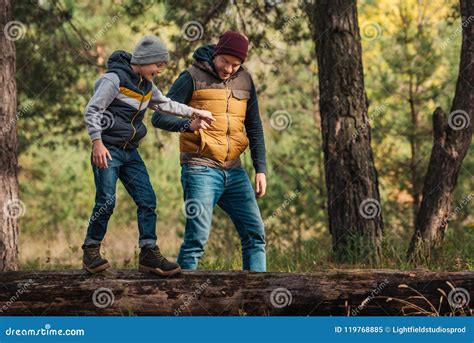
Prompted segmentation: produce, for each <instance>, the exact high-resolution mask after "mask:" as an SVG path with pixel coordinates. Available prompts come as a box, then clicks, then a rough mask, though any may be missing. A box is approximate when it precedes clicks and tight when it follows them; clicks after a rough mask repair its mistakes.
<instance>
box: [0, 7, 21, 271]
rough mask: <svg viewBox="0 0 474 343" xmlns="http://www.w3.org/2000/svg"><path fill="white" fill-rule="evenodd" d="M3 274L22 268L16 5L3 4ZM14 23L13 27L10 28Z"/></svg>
mask: <svg viewBox="0 0 474 343" xmlns="http://www.w3.org/2000/svg"><path fill="white" fill-rule="evenodd" d="M0 8H1V9H0V28H1V30H2V31H1V32H0V84H1V85H2V86H1V90H0V270H16V269H17V268H18V216H19V215H20V214H21V213H22V211H23V210H24V208H23V205H22V203H21V202H20V201H19V199H18V179H17V169H18V162H17V136H16V119H17V117H16V81H15V70H16V69H15V45H14V43H13V38H12V36H10V34H12V35H14V34H16V33H15V29H14V28H12V26H11V22H12V4H11V3H10V0H0ZM9 23H10V24H9Z"/></svg>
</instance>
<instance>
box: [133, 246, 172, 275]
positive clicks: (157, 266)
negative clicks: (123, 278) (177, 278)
mask: <svg viewBox="0 0 474 343" xmlns="http://www.w3.org/2000/svg"><path fill="white" fill-rule="evenodd" d="M138 270H139V271H141V272H146V273H154V274H158V275H163V276H170V275H174V274H177V273H179V272H180V271H181V267H180V266H179V264H177V263H174V262H170V261H168V260H167V259H166V258H165V257H164V256H163V255H161V252H160V249H159V248H158V246H154V247H152V248H151V247H143V248H142V249H141V250H140V256H139V263H138Z"/></svg>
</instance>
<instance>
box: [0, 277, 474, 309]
mask: <svg viewBox="0 0 474 343" xmlns="http://www.w3.org/2000/svg"><path fill="white" fill-rule="evenodd" d="M0 278H1V280H2V285H1V286H0V315H36V316H37V315H74V316H76V315H171V316H172V315H183V316H189V315H193V316H197V315H203V316H208V315H225V316H227V315H237V316H242V315H265V316H268V315H298V316H308V315H311V316H322V315H324V316H327V315H338V316H346V315H349V316H356V315H384V316H385V315H404V314H405V315H406V314H423V315H430V314H431V315H436V314H438V315H448V314H452V315H460V314H464V315H466V314H471V315H472V312H471V311H472V310H470V309H469V305H470V303H469V297H471V298H474V297H473V296H472V294H469V292H468V291H467V290H469V289H470V290H472V289H474V273H473V272H455V273H447V272H442V273H434V272H429V271H426V270H414V271H404V272H402V271H397V270H352V271H348V270H346V271H342V270H339V271H335V270H331V271H320V272H316V273H311V274H294V273H249V272H229V271H197V272H196V271H193V272H191V271H186V272H183V273H182V274H181V275H178V276H175V277H169V278H162V277H157V276H153V275H151V274H142V273H139V272H137V271H135V270H112V271H110V272H107V273H104V274H101V275H91V274H88V273H86V272H83V271H79V270H74V271H73V270H70V271H40V272H36V271H25V272H4V273H0ZM448 281H449V283H448ZM417 291H418V292H420V294H417V293H416V292H417ZM443 293H444V294H443ZM420 295H421V296H420ZM423 297H424V298H423ZM441 298H443V299H441ZM390 299H391V300H390ZM404 301H405V302H408V303H405V302H404ZM438 309H439V310H438Z"/></svg>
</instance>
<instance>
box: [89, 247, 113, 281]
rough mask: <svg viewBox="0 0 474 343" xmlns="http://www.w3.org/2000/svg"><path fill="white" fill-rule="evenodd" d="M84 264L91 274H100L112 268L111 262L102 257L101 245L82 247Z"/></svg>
mask: <svg viewBox="0 0 474 343" xmlns="http://www.w3.org/2000/svg"><path fill="white" fill-rule="evenodd" d="M82 250H84V255H83V257H82V264H83V267H84V269H85V270H87V271H88V272H89V273H93V274H94V273H100V272H102V271H104V270H106V269H107V268H110V264H109V262H108V261H107V260H106V259H105V258H102V256H101V255H100V244H91V245H82Z"/></svg>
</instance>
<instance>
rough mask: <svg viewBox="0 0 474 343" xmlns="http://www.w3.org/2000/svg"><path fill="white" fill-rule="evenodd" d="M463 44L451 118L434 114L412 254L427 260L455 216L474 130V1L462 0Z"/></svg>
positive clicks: (414, 256) (437, 113)
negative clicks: (455, 202)
mask: <svg viewBox="0 0 474 343" xmlns="http://www.w3.org/2000/svg"><path fill="white" fill-rule="evenodd" d="M460 7H461V21H462V23H461V24H462V25H461V26H462V47H461V61H460V66H459V76H458V81H457V85H456V92H455V96H454V100H453V104H452V107H451V112H450V114H449V116H448V117H446V115H445V114H444V112H443V111H442V110H441V109H440V108H438V109H437V110H436V111H435V112H434V114H433V136H434V142H433V150H432V152H431V158H430V164H429V167H428V172H427V173H426V177H425V184H424V187H423V200H422V202H421V206H420V211H419V213H418V217H417V220H416V227H415V233H414V235H413V238H412V241H411V244H410V248H409V250H408V256H409V258H410V259H411V260H414V259H415V260H416V259H417V258H418V257H420V258H421V259H422V261H423V260H425V259H426V258H428V259H429V258H430V257H431V253H432V252H433V251H436V249H437V248H439V247H440V245H441V243H442V241H443V238H444V235H445V231H446V229H447V226H448V222H449V220H450V216H451V213H450V212H451V206H452V201H453V193H454V188H455V187H456V183H457V180H458V175H459V171H460V169H461V165H462V162H463V160H464V157H465V156H466V153H467V151H468V149H469V146H470V144H471V140H472V133H473V127H474V125H473V113H474V99H473V94H474V93H473V85H474V65H473V60H474V23H473V22H474V2H472V1H469V0H461V1H460Z"/></svg>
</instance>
